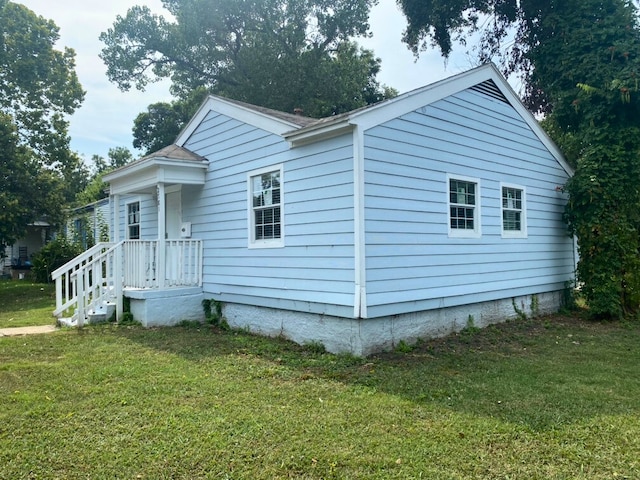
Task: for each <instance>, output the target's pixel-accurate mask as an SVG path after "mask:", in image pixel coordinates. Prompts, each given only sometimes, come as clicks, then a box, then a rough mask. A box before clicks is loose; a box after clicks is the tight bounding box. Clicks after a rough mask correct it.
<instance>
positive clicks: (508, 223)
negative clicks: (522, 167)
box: [500, 184, 527, 238]
mask: <svg viewBox="0 0 640 480" xmlns="http://www.w3.org/2000/svg"><path fill="white" fill-rule="evenodd" d="M500 192H501V194H500V196H501V201H500V205H501V211H502V236H503V237H513V238H524V237H526V236H527V221H526V220H527V218H526V210H525V205H526V202H525V190H524V188H523V187H520V186H517V185H507V184H500Z"/></svg>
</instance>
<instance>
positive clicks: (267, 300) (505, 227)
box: [56, 65, 575, 355]
mask: <svg viewBox="0 0 640 480" xmlns="http://www.w3.org/2000/svg"><path fill="white" fill-rule="evenodd" d="M570 175H572V169H571V168H570V166H569V165H568V164H567V163H566V161H565V160H564V158H563V156H562V155H561V153H560V151H559V150H558V148H557V147H556V146H555V145H554V143H553V142H552V141H551V140H550V139H549V137H548V136H547V135H546V134H545V132H544V131H543V130H542V128H541V127H540V125H539V124H538V122H537V121H536V120H535V119H534V117H533V116H532V115H531V114H530V113H529V112H528V111H527V110H526V109H525V107H524V106H523V105H522V103H521V102H520V100H519V99H518V97H517V96H516V94H515V93H514V92H513V91H512V89H511V88H510V86H509V85H508V83H507V82H506V81H505V80H504V78H503V77H502V76H501V75H500V73H499V72H498V71H497V69H496V68H495V67H494V66H493V65H485V66H482V67H479V68H476V69H473V70H471V71H468V72H466V73H462V74H459V75H456V76H454V77H451V78H448V79H445V80H442V81H440V82H437V83H435V84H432V85H428V86H426V87H423V88H419V89H417V90H414V91H411V92H408V93H406V94H403V95H400V96H398V97H397V98H394V99H390V100H387V101H384V102H381V103H379V104H376V105H372V106H369V107H366V108H361V109H358V110H355V111H353V112H349V113H346V114H343V115H338V116H334V117H330V118H325V119H320V120H315V119H310V118H306V117H303V116H298V115H293V114H287V113H282V112H276V111H273V110H269V109H266V108H261V107H255V106H252V105H247V104H244V103H240V102H235V101H231V100H228V99H224V98H220V97H216V96H210V97H209V98H208V99H207V100H206V101H205V102H204V103H203V105H202V106H201V107H200V109H199V110H198V112H197V113H196V114H195V116H194V117H193V119H192V120H191V122H190V123H189V124H188V125H187V127H186V128H185V129H184V130H183V132H182V133H181V134H180V135H179V137H178V138H177V140H176V142H175V144H174V145H171V146H169V147H166V148H164V149H162V150H160V151H158V152H156V153H154V154H152V155H149V156H147V157H144V158H142V159H140V160H138V161H136V162H133V163H131V164H129V165H126V166H124V167H122V168H120V169H118V170H116V171H114V172H111V173H110V174H108V175H106V176H105V181H107V182H108V183H109V184H110V188H111V190H110V201H111V210H112V212H113V216H112V220H111V224H112V230H111V232H112V233H111V242H110V243H108V244H103V245H101V246H98V247H96V249H94V250H93V251H90V252H87V253H85V255H84V256H83V257H81V258H79V259H78V261H77V262H76V264H75V266H74V265H71V266H68V267H67V270H66V272H67V273H65V270H64V269H61V270H60V272H58V278H60V284H61V285H64V283H65V282H64V278H65V275H68V276H69V277H68V278H71V277H73V278H76V279H80V280H78V281H77V282H76V284H75V285H77V288H76V290H78V291H73V290H74V289H73V288H68V290H70V292H65V291H64V290H65V289H64V288H62V287H60V288H59V296H60V299H59V302H58V306H57V309H56V314H57V315H60V316H64V315H69V312H71V313H72V321H79V322H83V321H85V320H86V319H90V316H89V315H91V314H92V313H93V312H94V309H95V308H97V307H96V305H95V300H96V299H97V300H100V301H103V300H105V301H107V302H110V303H113V304H114V306H115V308H116V311H117V315H118V317H120V315H121V312H122V297H123V296H127V297H130V299H131V311H132V313H133V315H134V317H135V318H136V319H137V320H140V321H141V322H142V323H143V324H144V325H168V324H174V323H176V322H178V321H180V320H183V319H201V318H202V316H203V313H202V308H201V301H202V300H203V299H215V300H218V301H220V302H222V304H223V313H224V315H225V317H226V319H227V321H228V322H229V324H230V325H231V326H235V327H243V328H248V329H250V330H252V331H255V332H257V333H261V334H265V335H283V336H285V337H288V338H290V339H292V340H294V341H296V342H299V343H304V342H310V341H316V342H321V343H323V344H324V345H325V347H326V348H327V349H328V350H329V351H332V352H351V353H353V354H356V355H367V354H369V353H372V352H374V351H377V350H381V349H388V348H392V347H393V346H394V345H396V344H397V343H398V342H399V341H401V340H402V341H405V342H411V341H414V340H415V339H417V338H420V337H428V336H435V335H443V334H446V333H449V332H451V331H455V330H459V329H461V328H464V327H465V326H466V325H467V324H468V323H470V322H472V323H473V324H474V325H475V326H484V325H487V324H489V323H492V322H498V321H503V320H506V319H508V318H514V317H517V316H518V315H521V314H523V313H524V314H527V315H531V314H538V313H545V312H551V311H554V310H556V309H557V308H558V307H559V306H560V302H561V298H562V293H563V291H564V289H565V288H566V286H567V283H568V282H570V281H571V280H572V279H573V277H574V270H575V261H574V243H573V241H572V239H571V238H570V237H569V236H568V234H567V229H566V226H565V225H564V224H563V221H562V211H563V208H564V205H565V203H566V197H565V195H564V194H563V193H562V191H561V189H560V188H558V187H560V186H562V185H564V183H565V182H566V181H567V179H568V178H569V177H570ZM73 269H76V270H73ZM89 271H92V272H94V273H93V275H92V276H91V275H88V274H85V273H83V272H89ZM71 272H75V273H71ZM99 272H104V276H100V275H99ZM96 278H99V281H98V282H93V280H88V279H96ZM116 279H119V280H117V281H116ZM92 282H93V283H92ZM87 291H90V292H91V293H87ZM76 294H78V295H76ZM78 296H80V297H83V296H84V297H87V296H88V297H90V298H91V299H93V301H94V304H93V305H92V304H91V302H87V301H85V302H82V301H78V300H77V298H78ZM65 312H66V313H65ZM78 312H80V315H78ZM74 317H75V318H74Z"/></svg>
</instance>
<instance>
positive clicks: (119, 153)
mask: <svg viewBox="0 0 640 480" xmlns="http://www.w3.org/2000/svg"><path fill="white" fill-rule="evenodd" d="M91 161H92V162H93V165H94V167H95V170H94V172H95V173H94V175H93V177H92V178H91V180H90V181H89V182H88V183H87V184H86V185H85V187H84V188H83V189H82V191H80V192H78V194H77V195H76V198H75V202H74V204H76V205H80V206H81V205H87V204H89V203H93V202H95V201H97V200H100V199H102V198H106V197H107V184H106V183H105V182H104V181H103V180H102V177H103V176H104V175H105V174H106V173H109V172H110V171H112V170H115V169H116V168H120V167H123V166H125V165H126V164H128V163H131V162H132V161H133V154H132V153H131V151H130V150H129V149H128V148H127V147H114V148H110V149H109V152H108V153H107V159H106V160H105V159H104V158H103V157H101V156H100V155H93V156H92V157H91Z"/></svg>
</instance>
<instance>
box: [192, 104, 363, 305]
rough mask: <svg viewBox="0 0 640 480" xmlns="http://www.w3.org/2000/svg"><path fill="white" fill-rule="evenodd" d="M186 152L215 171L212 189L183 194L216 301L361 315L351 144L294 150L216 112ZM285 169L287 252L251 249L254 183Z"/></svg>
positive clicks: (208, 185)
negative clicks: (261, 172) (254, 176)
mask: <svg viewBox="0 0 640 480" xmlns="http://www.w3.org/2000/svg"><path fill="white" fill-rule="evenodd" d="M185 147H186V148H188V149H189V150H191V151H193V152H195V153H197V154H199V155H202V156H204V157H206V158H207V159H208V160H209V162H210V163H209V170H208V172H207V179H206V182H205V185H204V186H203V187H201V188H200V189H199V190H197V191H195V190H194V191H193V194H192V195H188V194H187V193H186V192H183V220H185V221H190V222H192V233H193V237H194V238H201V239H203V242H204V289H205V292H206V293H207V294H210V295H213V296H214V297H216V298H218V299H221V300H222V301H233V302H240V303H246V304H250V305H262V306H271V307H277V308H288V309H294V310H295V309H297V310H305V311H314V312H316V313H325V314H329V315H344V314H345V312H347V311H348V312H352V311H353V295H354V287H353V282H354V280H353V279H354V260H353V257H354V255H353V239H354V234H353V193H352V192H353V173H352V165H353V160H352V155H353V153H352V152H353V148H352V146H351V143H350V137H347V136H345V137H341V138H337V139H333V140H332V141H331V142H324V143H323V144H322V145H317V144H315V145H309V146H307V147H303V148H297V149H295V151H292V150H291V149H290V148H289V145H288V143H287V142H285V141H284V140H283V139H282V138H281V137H278V136H276V135H273V134H271V133H268V132H265V131H263V130H260V129H257V128H254V127H251V126H249V125H246V124H243V123H241V122H238V121H236V120H234V119H231V118H229V117H226V116H223V115H218V114H216V113H214V112H212V113H210V114H209V115H208V116H207V118H205V120H204V121H203V122H202V123H201V125H200V126H199V127H198V128H197V129H196V131H195V132H194V133H193V135H192V136H191V138H190V139H189V140H188V142H187V143H186V144H185ZM278 164H283V177H284V178H283V192H284V194H283V199H284V216H283V221H284V232H285V247H284V248H274V249H271V248H270V249H250V248H248V238H247V237H248V218H247V174H248V173H249V172H251V171H253V170H256V169H259V168H264V167H269V166H273V165H278ZM321 305H322V306H321Z"/></svg>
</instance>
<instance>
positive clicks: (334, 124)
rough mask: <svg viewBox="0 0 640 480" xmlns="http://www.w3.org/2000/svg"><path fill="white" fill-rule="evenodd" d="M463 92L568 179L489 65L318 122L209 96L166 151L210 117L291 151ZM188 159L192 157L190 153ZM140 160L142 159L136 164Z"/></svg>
mask: <svg viewBox="0 0 640 480" xmlns="http://www.w3.org/2000/svg"><path fill="white" fill-rule="evenodd" d="M466 89H474V90H477V91H481V92H483V93H485V94H487V95H489V96H491V97H493V98H494V99H496V100H498V101H503V102H505V103H508V104H509V105H511V107H513V108H514V109H515V110H516V111H517V112H518V114H519V115H520V116H521V118H522V119H523V120H524V121H525V122H526V123H527V125H528V126H529V127H530V128H531V130H532V131H533V132H534V134H535V135H536V136H537V137H538V139H539V140H540V141H541V142H542V143H543V144H544V145H545V147H546V148H547V149H548V150H549V151H550V152H551V154H552V155H553V156H554V157H555V159H556V160H557V161H558V163H559V164H560V165H561V166H562V168H563V169H564V170H565V171H566V172H567V173H568V174H569V175H573V173H574V171H573V168H572V167H571V166H570V165H569V164H568V163H567V161H566V160H565V158H564V156H563V154H562V152H561V151H560V149H559V148H558V147H557V145H556V144H555V143H554V142H553V140H551V138H550V137H549V136H548V135H547V133H546V132H545V131H544V129H543V128H542V127H541V126H540V124H539V123H538V121H537V120H536V119H535V117H534V116H533V115H532V114H531V112H529V110H527V108H526V107H525V106H524V104H523V103H522V101H521V100H520V98H519V97H518V95H517V94H516V93H515V92H514V91H513V89H512V88H511V86H510V85H509V83H508V82H507V81H506V79H505V78H504V77H503V76H502V74H501V73H500V72H499V71H498V69H497V68H496V66H495V65H493V64H492V63H488V64H485V65H482V66H480V67H477V68H474V69H471V70H469V71H466V72H463V73H460V74H458V75H454V76H452V77H449V78H445V79H443V80H440V81H438V82H435V83H432V84H430V85H426V86H424V87H421V88H417V89H415V90H412V91H410V92H407V93H404V94H402V95H398V96H397V97H395V98H391V99H387V100H384V101H382V102H378V103H375V104H372V105H368V106H365V107H362V108H358V109H356V110H352V111H350V112H347V113H343V114H340V115H334V116H331V117H326V118H320V119H314V118H309V117H304V116H301V115H294V114H290V113H285V112H279V111H277V110H272V109H270V108H265V107H259V106H256V105H251V104H248V103H244V102H240V101H237V100H231V99H228V98H223V97H219V96H215V95H210V96H209V97H207V99H206V100H205V101H204V102H203V103H202V105H201V106H200V108H199V109H198V111H197V112H196V114H195V115H194V117H193V118H192V119H191V120H190V121H189V123H188V124H187V125H186V126H185V128H184V129H183V130H182V132H181V133H180V134H179V135H178V138H177V139H176V142H175V145H173V146H171V147H174V148H181V147H183V146H184V145H185V144H186V143H187V142H188V140H189V138H190V137H191V135H192V134H193V133H194V132H195V131H196V129H197V128H198V126H199V125H200V124H201V123H202V122H203V121H204V120H205V119H206V118H207V116H208V115H210V114H211V112H216V113H217V114H221V115H227V116H229V117H230V118H233V119H236V120H238V121H240V122H244V123H247V124H249V125H253V126H255V127H257V128H261V129H263V130H266V131H268V132H271V133H274V134H276V135H280V136H282V137H283V138H284V139H286V140H287V141H288V142H289V143H290V144H291V146H292V147H296V146H299V145H304V144H307V143H312V142H316V141H319V140H322V139H326V138H330V137H334V136H336V135H341V134H343V133H346V132H349V131H352V130H354V129H355V128H356V127H357V128H359V129H360V130H366V129H368V128H371V127H373V126H376V125H380V124H382V123H384V122H386V121H389V120H391V119H393V118H396V117H398V116H401V115H404V114H407V113H409V112H411V111H414V110H415V109H416V108H420V107H423V106H426V105H429V104H431V103H434V102H436V101H438V100H442V99H443V98H445V97H448V96H451V95H454V94H456V93H459V92H461V91H463V90H466ZM171 147H167V148H171ZM164 150H165V149H162V150H160V151H158V152H155V153H154V154H152V156H156V155H160V154H161V153H162V152H164ZM187 152H188V150H187ZM189 153H190V154H191V155H195V154H192V153H191V152H189ZM145 158H148V157H145ZM142 160H144V159H141V160H140V161H142Z"/></svg>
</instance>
